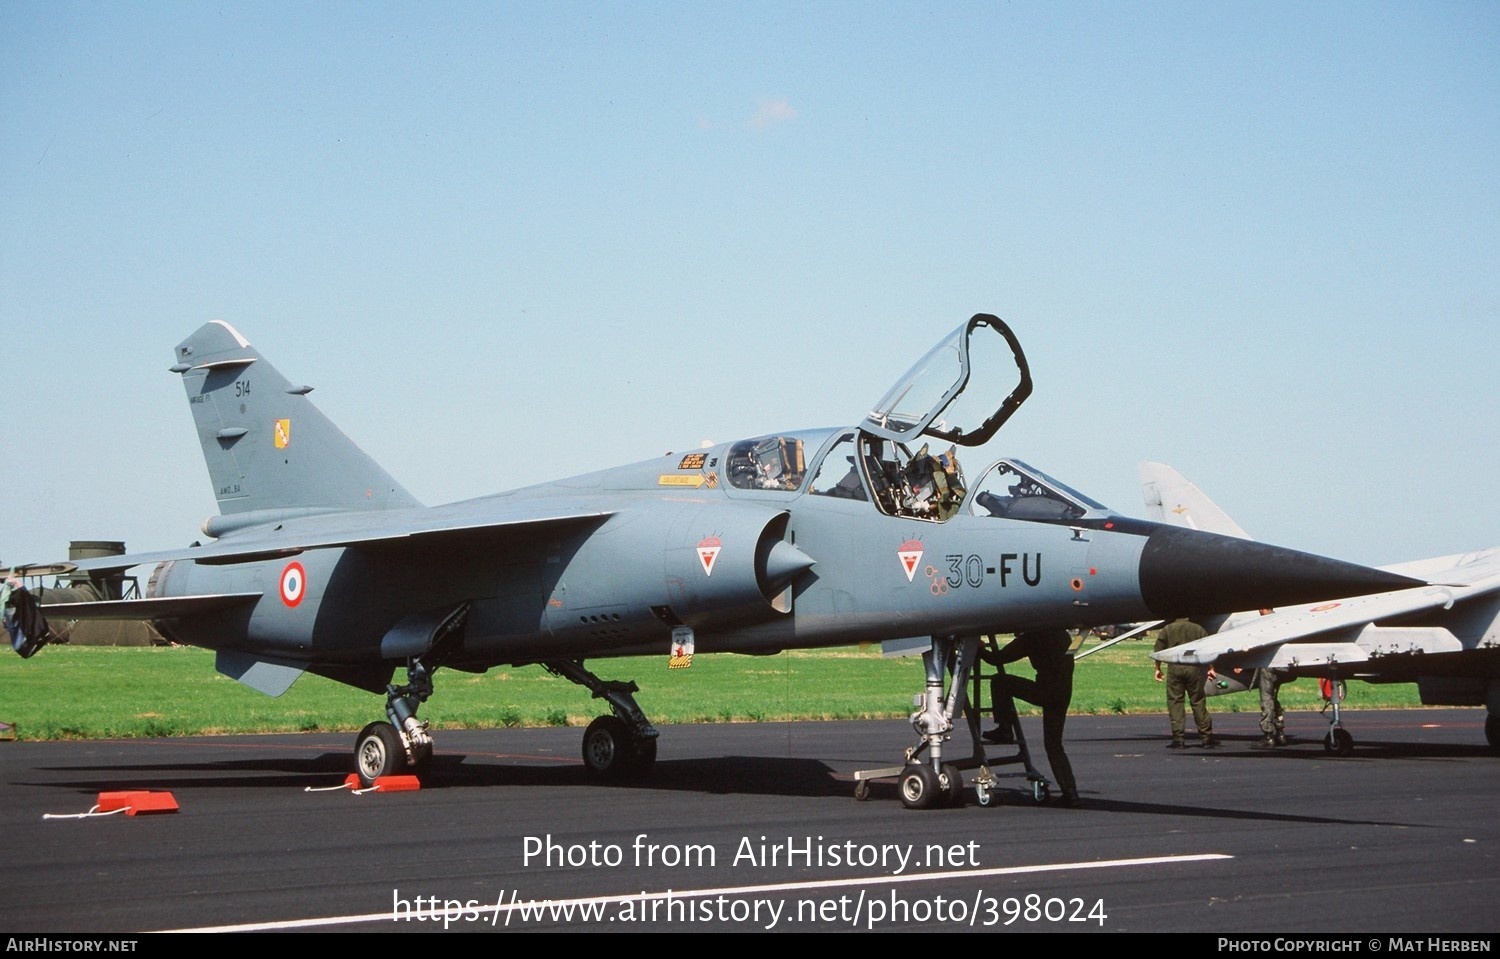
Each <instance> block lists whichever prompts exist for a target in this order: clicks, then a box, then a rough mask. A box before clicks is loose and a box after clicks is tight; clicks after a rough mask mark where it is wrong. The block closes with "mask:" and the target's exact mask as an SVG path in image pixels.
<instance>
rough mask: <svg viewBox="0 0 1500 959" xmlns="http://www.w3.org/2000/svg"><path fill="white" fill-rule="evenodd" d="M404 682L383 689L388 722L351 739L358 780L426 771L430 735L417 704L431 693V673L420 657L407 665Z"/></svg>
mask: <svg viewBox="0 0 1500 959" xmlns="http://www.w3.org/2000/svg"><path fill="white" fill-rule="evenodd" d="M406 679H407V683H406V685H404V686H396V685H390V686H387V687H386V688H385V714H386V715H387V716H389V717H390V722H373V723H370V725H368V726H366V727H365V728H364V729H361V730H360V731H359V737H358V738H357V739H355V741H354V768H355V769H356V770H357V771H358V773H359V779H360V782H361V783H362V784H363V785H365V786H367V787H368V786H371V785H373V784H374V783H375V780H377V779H379V778H380V777H381V776H394V775H397V774H399V773H403V772H410V773H413V774H416V775H421V774H423V773H425V772H426V771H427V770H428V768H429V767H430V766H431V765H432V736H430V735H429V734H428V732H427V724H426V723H424V722H422V721H421V720H419V719H417V707H419V706H421V705H422V704H423V703H425V702H426V701H427V698H428V697H429V696H431V695H432V674H431V673H429V672H428V670H427V667H426V666H424V665H423V664H422V661H421V660H419V659H412V660H410V661H408V663H407V665H406Z"/></svg>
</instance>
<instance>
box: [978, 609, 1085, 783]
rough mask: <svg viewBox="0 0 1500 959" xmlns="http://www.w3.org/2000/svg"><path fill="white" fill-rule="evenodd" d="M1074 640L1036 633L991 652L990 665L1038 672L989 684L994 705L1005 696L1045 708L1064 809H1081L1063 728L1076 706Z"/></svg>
mask: <svg viewBox="0 0 1500 959" xmlns="http://www.w3.org/2000/svg"><path fill="white" fill-rule="evenodd" d="M1071 645H1072V637H1070V636H1069V635H1068V631H1067V630H1066V629H1034V630H1030V631H1028V632H1024V633H1021V634H1019V635H1017V636H1016V638H1015V639H1013V640H1011V641H1010V642H1009V643H1008V644H1006V646H1005V647H1004V648H1003V649H999V650H995V651H987V652H986V653H985V654H984V658H985V661H986V662H988V663H990V664H991V665H994V666H1004V665H1005V664H1006V663H1014V662H1016V661H1017V660H1019V659H1021V658H1022V657H1025V658H1027V659H1029V660H1030V661H1031V668H1032V669H1035V670H1036V679H1035V680H1031V679H1027V678H1026V677H1024V676H1012V675H1010V674H1009V673H1003V672H1002V673H998V674H996V676H995V677H994V679H993V680H991V683H990V702H991V705H992V706H993V704H995V703H997V702H999V700H1000V697H1001V696H1012V697H1014V698H1016V699H1022V700H1025V701H1026V702H1028V703H1031V704H1033V705H1035V706H1040V707H1042V743H1043V744H1044V745H1045V746H1046V748H1047V762H1048V764H1049V765H1051V767H1052V778H1053V779H1055V780H1057V785H1058V788H1059V789H1061V790H1062V797H1061V799H1060V800H1059V802H1061V804H1062V805H1064V806H1076V805H1078V802H1079V799H1078V783H1077V781H1076V780H1075V779H1074V778H1073V764H1072V763H1070V762H1069V761H1068V754H1067V751H1066V750H1064V749H1063V724H1064V723H1065V722H1066V721H1067V719H1068V704H1069V703H1070V702H1072V700H1073V657H1072V656H1071V655H1069V653H1068V647H1069V646H1071Z"/></svg>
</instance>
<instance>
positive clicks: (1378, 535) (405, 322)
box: [0, 0, 1500, 563]
mask: <svg viewBox="0 0 1500 959" xmlns="http://www.w3.org/2000/svg"><path fill="white" fill-rule="evenodd" d="M976 312H990V313H996V314H998V315H1000V316H1002V317H1004V318H1005V319H1006V320H1007V321H1008V322H1009V323H1010V324H1011V325H1012V326H1013V328H1014V329H1015V330H1016V331H1017V333H1018V335H1019V336H1020V338H1021V341H1022V343H1023V344H1024V346H1025V348H1026V350H1027V353H1028V355H1029V357H1030V359H1031V364H1032V369H1033V374H1034V376H1035V379H1036V384H1037V385H1036V391H1035V393H1034V395H1033V397H1032V399H1031V401H1030V402H1029V403H1028V404H1027V405H1026V406H1025V407H1024V408H1023V409H1022V410H1021V412H1020V413H1019V414H1018V415H1017V416H1016V418H1015V419H1014V420H1013V421H1012V423H1011V424H1010V425H1008V426H1007V427H1006V428H1005V429H1004V430H1003V431H1002V432H1001V434H1000V436H999V437H998V438H997V439H996V440H995V441H993V443H992V444H991V445H990V447H989V448H987V449H986V451H984V452H983V453H978V454H976V453H971V454H969V455H968V457H967V458H966V462H967V463H968V464H969V465H970V466H971V468H972V469H974V470H977V468H978V467H979V466H980V465H981V464H980V463H979V462H977V461H979V460H984V459H986V455H990V456H992V457H993V456H999V455H1002V454H1014V455H1019V456H1021V457H1023V458H1025V459H1027V460H1028V461H1030V462H1032V463H1033V464H1035V465H1037V466H1040V467H1042V468H1043V469H1045V470H1047V471H1048V472H1050V473H1052V474H1053V475H1055V476H1057V477H1059V478H1060V479H1063V480H1064V481H1066V482H1068V483H1070V484H1071V485H1073V486H1076V487H1078V488H1079V489H1082V490H1084V491H1085V492H1087V493H1089V494H1090V495H1092V496H1093V497H1094V498H1096V499H1099V500H1101V501H1103V502H1105V503H1108V504H1110V505H1111V506H1113V507H1115V508H1116V509H1118V510H1120V511H1121V512H1124V513H1127V514H1130V515H1141V514H1142V512H1143V509H1142V506H1141V499H1140V492H1139V487H1138V481H1137V477H1136V468H1137V464H1138V463H1139V462H1140V461H1141V460H1143V459H1153V460H1159V461H1163V462H1167V463H1170V464H1172V465H1174V466H1176V467H1177V468H1178V469H1179V470H1181V471H1182V472H1183V473H1184V474H1186V475H1187V476H1188V477H1189V478H1191V479H1193V480H1194V481H1196V482H1197V483H1198V484H1199V485H1200V486H1201V487H1203V489H1204V490H1206V491H1207V492H1208V493H1209V495H1210V496H1212V497H1214V498H1215V499H1216V500H1217V501H1218V502H1219V503H1220V505H1221V506H1223V507H1224V508H1225V509H1226V510H1227V511H1228V512H1229V513H1230V514H1231V515H1233V516H1234V517H1235V518H1236V519H1237V520H1238V521H1239V522H1240V524H1241V525H1243V526H1244V527H1245V528H1247V529H1248V530H1249V531H1250V532H1251V533H1252V534H1254V535H1256V536H1257V537H1258V538H1261V539H1265V540H1268V541H1271V542H1276V543H1279V544H1282V545H1286V546H1292V547H1295V548H1299V549H1306V550H1310V551H1313V552H1319V553H1325V554H1328V555H1333V556H1338V557H1340V558H1345V559H1351V560H1355V561H1359V562H1366V563H1386V562H1394V561H1399V560H1404V559H1411V558H1416V557H1420V556H1430V555H1438V554H1443V553H1452V552H1460V551H1464V550H1468V549H1475V548H1480V547H1485V546H1491V545H1496V544H1500V521H1497V520H1496V518H1495V509H1494V502H1495V499H1496V496H1495V493H1496V479H1495V477H1496V476H1497V474H1500V399H1497V391H1496V375H1495V363H1496V357H1497V355H1500V332H1497V329H1500V6H1496V5H1495V4H1493V3H1441V2H1437V3H1421V4H1412V3H1378V2H1361V3H1338V2H1330V3H1320V4H1296V3H1279V2H1264V3H1245V4H1227V3H1225V4H1206V3H1182V4H1177V3H1152V4H1121V3H1100V4H1093V3H1026V2H1020V3H1007V4H999V3H983V4H966V3H939V4H934V5H927V6H922V7H915V6H910V5H880V4H871V3H834V2H827V3H797V4H775V3H756V4H746V5H740V6H731V5H717V4H712V5H711V4H702V3H682V4H676V3H632V4H623V3H509V4H500V3H481V4H468V3H447V4H437V5H424V6H421V7H416V6H412V5H407V4H383V3H357V4H354V3H350V4H344V3H318V4H300V3H299V4H294V3H276V2H269V3H255V4H248V3H247V4H209V3H124V2H122V3H110V4H101V3H82V4H73V3H64V2H32V0H6V2H4V3H0V329H3V330H4V336H5V341H4V342H5V349H4V361H3V366H0V370H3V383H4V387H3V388H4V399H5V402H6V406H7V407H8V409H9V413H10V415H9V416H8V418H7V423H6V425H5V427H4V436H5V438H6V440H7V441H8V442H7V443H6V447H7V454H8V455H7V456H6V457H5V459H4V464H3V466H0V483H3V486H4V489H5V491H6V493H7V494H8V495H7V500H8V507H9V508H8V509H7V510H5V512H4V515H3V517H0V560H3V561H5V562H6V563H10V562H24V561H40V560H45V559H54V558H57V557H59V556H62V555H65V551H66V546H67V543H68V541H69V540H70V539H122V540H125V541H127V543H128V544H129V546H130V547H131V548H132V549H137V550H145V549H156V548H167V547H172V546H177V545H181V544H183V543H186V542H189V541H191V540H192V539H194V538H195V537H196V536H197V535H198V534H197V528H198V525H199V524H200V523H201V521H202V520H203V519H204V518H205V517H206V516H208V515H210V514H212V513H213V512H214V504H213V499H212V496H211V495H210V490H209V485H208V479H207V473H206V471H205V469H204V467H203V465H202V460H201V458H200V456H199V453H198V450H197V446H196V441H195V440H194V438H193V435H192V428H191V420H190V417H189V414H188V410H187V404H186V402H185V401H184V397H183V393H182V388H181V385H180V384H179V383H178V382H177V378H176V377H175V376H174V375H172V374H170V373H168V372H167V370H166V367H167V366H168V365H170V363H171V362H172V357H171V350H172V347H173V346H174V345H175V344H176V343H178V342H179V341H181V340H182V339H183V338H185V337H186V336H187V335H188V334H189V333H191V332H192V331H193V330H194V329H196V328H197V327H198V326H199V325H200V324H202V323H203V322H204V321H206V320H209V319H215V318H217V319H223V320H226V321H228V322H230V323H232V324H233V325H234V326H236V327H237V328H238V329H239V330H240V331H241V332H242V333H243V334H244V335H245V336H246V337H248V338H249V339H250V341H251V342H252V343H254V344H255V345H256V346H257V347H258V348H260V349H261V350H262V351H263V352H264V353H265V354H266V355H267V356H268V357H269V358H270V359H271V360H272V362H274V363H275V364H276V365H277V366H278V367H279V368H280V369H281V370H282V372H283V373H285V374H286V375H287V376H288V378H289V379H292V380H294V381H296V382H306V383H309V384H312V385H313V386H315V387H316V388H317V391H316V392H315V393H314V394H313V397H314V399H315V401H317V402H318V404H319V405H320V406H321V407H322V408H323V410H324V411H325V412H327V413H328V414H329V415H330V416H331V417H332V418H333V419H334V420H335V421H336V422H338V423H339V424H340V425H341V426H342V427H343V428H344V430H345V431H346V432H347V433H349V435H350V436H351V437H353V438H354V439H355V440H357V441H358V442H360V443H361V444H362V445H363V446H364V447H365V448H366V449H367V450H368V451H369V452H370V453H371V454H372V455H373V456H374V457H375V458H376V459H378V460H379V461H381V462H382V463H384V464H385V465H386V466H387V467H388V468H389V469H390V470H391V471H392V472H393V473H394V474H395V475H396V476H397V477H398V478H399V479H401V480H402V481H403V482H404V483H405V484H406V485H407V487H408V488H409V489H411V491H412V492H413V493H414V494H415V495H417V496H418V497H419V498H421V499H422V500H423V501H425V502H428V503H439V502H446V501H450V500H455V499H463V498H467V497H471V496H477V495H481V494H484V493H487V492H492V491H496V490H500V489H505V488H509V487H513V486H519V485H527V484H530V483H534V482H540V481H543V480H547V479H551V478H556V477H560V476H566V475H570V474H573V473H579V472H585V471H588V470H592V469H596V468H600V467H603V466H607V465H613V464H616V463H621V462H629V461H633V460H637V459H643V458H646V457H649V456H654V455H657V454H660V453H662V452H665V451H666V450H681V449H686V448H689V447H693V446H696V445H697V444H698V443H699V442H700V441H702V440H705V439H713V440H720V441H722V440H729V439H734V438H738V437H742V436H749V435H753V434H757V433H763V432H769V431H773V430H777V429H788V428H800V427H808V426H824V425H835V424H838V423H850V422H854V421H856V420H857V419H858V418H859V417H860V416H861V415H862V414H863V413H864V412H865V410H866V409H868V407H869V406H870V405H871V404H872V403H873V402H874V401H875V400H876V399H878V398H879V397H880V395H881V394H882V393H883V392H884V391H885V389H886V387H887V386H889V385H890V383H891V381H892V380H893V379H894V378H895V377H896V376H897V375H898V374H900V373H901V372H902V371H903V370H904V369H905V368H906V367H907V366H908V365H909V364H910V363H911V362H913V361H914V360H915V359H916V358H917V357H918V356H920V355H921V354H922V353H923V352H925V350H926V349H927V348H928V347H929V346H930V345H931V344H932V343H933V342H935V341H936V340H937V339H938V338H939V337H941V336H942V335H944V334H945V333H947V332H948V331H949V330H950V329H952V328H953V327H954V326H956V325H958V323H960V322H961V321H963V320H964V319H966V318H967V317H968V316H970V315H971V314H973V313H976Z"/></svg>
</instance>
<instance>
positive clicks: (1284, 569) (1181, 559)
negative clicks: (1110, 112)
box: [1140, 526, 1426, 619]
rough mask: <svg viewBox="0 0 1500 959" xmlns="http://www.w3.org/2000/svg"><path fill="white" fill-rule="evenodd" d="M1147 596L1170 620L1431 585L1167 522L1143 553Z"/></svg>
mask: <svg viewBox="0 0 1500 959" xmlns="http://www.w3.org/2000/svg"><path fill="white" fill-rule="evenodd" d="M1140 576H1141V598H1142V599H1144V600H1145V601H1146V605H1147V606H1148V607H1150V609H1151V611H1152V612H1153V613H1154V614H1155V615H1157V616H1159V617H1161V618H1163V619H1165V618H1168V617H1173V616H1199V615H1203V614H1207V613H1233V612H1239V611H1241V610H1249V609H1274V608H1276V607H1278V606H1297V605H1301V604H1303V603H1316V602H1319V601H1321V600H1330V599H1340V598H1343V597H1345V596H1363V595H1366V594H1368V593H1383V592H1386V591H1388V590H1393V589H1407V588H1409V587H1412V586H1423V585H1426V584H1425V583H1424V582H1423V581H1422V580H1417V579H1411V578H1409V577H1406V576H1400V575H1398V574H1396V573H1387V572H1384V571H1382V570H1378V569H1371V568H1369V567H1368V566H1360V565H1358V564H1357V563H1346V562H1343V561H1342V560H1337V559H1329V558H1328V557H1326V556H1316V555H1314V554H1312V553H1303V552H1300V551H1298V550H1295V549H1286V548H1284V547H1281V546H1270V545H1268V544H1266V543H1257V542H1255V541H1253V540H1248V539H1236V538H1235V537H1232V536H1220V535H1218V534H1217V533H1205V532H1202V531H1200V530H1195V529H1183V528H1182V527H1178V526H1161V527H1158V528H1157V529H1156V530H1155V531H1153V532H1152V533H1151V535H1150V536H1149V537H1148V538H1147V540H1146V546H1145V548H1144V549H1143V550H1142V551H1141V573H1140Z"/></svg>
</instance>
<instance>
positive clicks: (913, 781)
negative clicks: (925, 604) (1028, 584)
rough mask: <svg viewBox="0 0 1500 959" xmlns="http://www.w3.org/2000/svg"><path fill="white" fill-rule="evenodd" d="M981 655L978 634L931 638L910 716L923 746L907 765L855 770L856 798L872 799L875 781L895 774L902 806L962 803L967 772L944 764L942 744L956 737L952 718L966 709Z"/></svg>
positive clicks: (911, 751)
mask: <svg viewBox="0 0 1500 959" xmlns="http://www.w3.org/2000/svg"><path fill="white" fill-rule="evenodd" d="M978 652H979V637H977V636H973V637H967V638H963V639H960V638H958V637H955V636H934V637H932V646H931V647H930V648H929V649H928V650H927V651H926V652H924V653H923V654H922V665H923V668H924V669H925V671H926V673H927V685H926V688H925V689H924V691H923V692H922V693H920V694H918V695H917V697H916V701H915V704H914V705H915V706H916V707H917V709H916V711H915V712H913V713H912V714H911V724H912V727H913V728H914V729H915V730H916V731H917V735H918V737H919V742H918V743H917V745H915V746H913V747H911V748H909V749H907V750H906V756H905V759H906V762H905V764H904V765H901V766H890V767H886V768H882V769H861V770H858V771H856V772H855V773H854V798H855V799H859V800H863V799H866V798H867V797H868V796H869V795H870V785H869V781H870V780H871V779H885V778H889V777H891V776H894V777H896V783H897V792H898V793H899V794H900V796H901V804H902V805H903V806H905V807H906V808H908V809H930V808H932V807H934V806H942V805H957V804H958V803H959V801H960V800H961V799H962V798H963V790H964V779H963V773H962V771H961V770H960V767H959V765H958V764H956V763H952V762H944V760H943V744H944V743H945V742H947V741H948V740H949V739H951V738H952V736H953V717H954V716H955V715H957V714H958V713H959V712H960V711H961V710H962V709H963V708H964V701H965V698H966V696H965V692H964V687H965V683H966V681H967V678H968V675H969V670H970V669H971V668H972V667H973V665H974V659H975V657H976V656H977V655H978ZM950 666H951V669H952V682H951V683H949V685H948V689H947V692H946V693H945V692H944V690H943V681H944V679H945V678H946V676H947V673H948V671H949V669H950ZM924 753H925V754H926V756H925V758H924V756H923V754H924Z"/></svg>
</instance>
